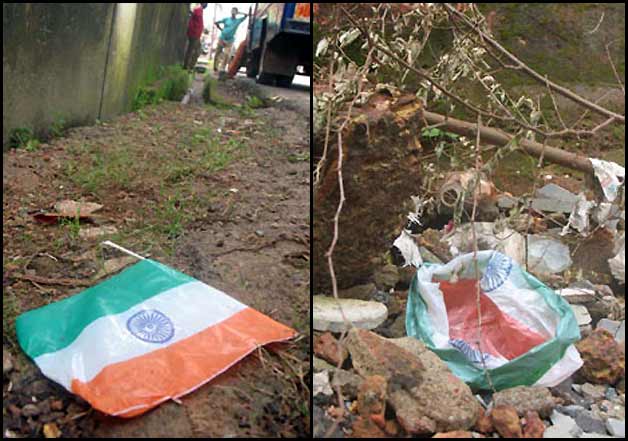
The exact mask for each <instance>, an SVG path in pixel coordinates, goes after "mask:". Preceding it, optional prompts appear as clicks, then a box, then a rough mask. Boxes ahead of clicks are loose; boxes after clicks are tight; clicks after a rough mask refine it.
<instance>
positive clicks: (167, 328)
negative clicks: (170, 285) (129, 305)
mask: <svg viewBox="0 0 628 441" xmlns="http://www.w3.org/2000/svg"><path fill="white" fill-rule="evenodd" d="M126 327H127V329H128V330H129V332H130V333H131V334H133V335H134V336H136V337H137V338H139V339H140V340H143V341H146V342H149V343H164V342H167V341H168V340H170V339H171V338H172V336H173V335H174V325H173V324H172V321H171V320H170V319H169V318H168V317H166V316H165V315H164V314H162V313H161V312H159V311H157V310H156V309H147V310H144V311H140V312H138V313H136V314H134V315H133V316H131V318H129V320H127V322H126Z"/></svg>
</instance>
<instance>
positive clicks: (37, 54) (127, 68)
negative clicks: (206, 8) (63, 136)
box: [2, 3, 189, 145]
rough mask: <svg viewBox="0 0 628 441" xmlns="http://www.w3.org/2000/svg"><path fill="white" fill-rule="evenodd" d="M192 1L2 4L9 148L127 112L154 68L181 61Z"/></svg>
mask: <svg viewBox="0 0 628 441" xmlns="http://www.w3.org/2000/svg"><path fill="white" fill-rule="evenodd" d="M188 5H189V4H188V3H39V4H34V3H12V4H7V3H3V5H2V21H3V23H2V49H3V67H2V92H3V101H2V113H3V117H2V120H3V127H2V143H3V145H6V142H7V140H8V137H9V134H10V132H11V130H12V129H14V128H16V127H29V128H31V129H34V130H35V132H36V133H38V134H44V133H45V132H46V130H47V129H48V128H49V127H50V126H51V124H52V123H53V122H54V121H55V120H58V119H59V118H63V119H64V120H65V121H66V122H67V123H68V124H71V125H81V124H88V123H91V122H93V121H94V120H96V119H97V118H99V119H107V118H111V117H112V116H115V115H117V114H120V113H123V112H125V111H128V110H129V108H130V106H131V103H132V100H133V96H134V95H135V93H136V91H137V88H138V87H139V86H140V85H141V84H142V82H143V81H144V80H145V79H146V78H147V75H148V72H149V71H151V70H152V71H155V70H156V69H157V68H158V67H159V66H160V65H168V64H175V63H178V62H180V61H182V59H183V51H184V50H185V43H186V37H185V32H186V28H187V11H188Z"/></svg>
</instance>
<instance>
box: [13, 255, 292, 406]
mask: <svg viewBox="0 0 628 441" xmlns="http://www.w3.org/2000/svg"><path fill="white" fill-rule="evenodd" d="M16 328H17V336H18V341H19V343H20V346H21V347H22V349H23V350H24V352H26V354H27V355H28V356H29V357H30V358H32V359H33V360H34V361H35V363H36V364H37V366H38V367H39V368H40V369H41V371H42V373H43V374H44V375H45V376H46V377H48V378H50V379H52V380H54V381H56V382H57V383H59V384H61V385H63V386H64V387H65V388H66V389H67V390H69V391H71V392H73V393H75V394H77V395H79V396H81V397H82V398H84V399H85V400H87V401H88V402H89V403H90V404H91V405H92V406H93V407H94V408H96V409H98V410H100V411H102V412H104V413H107V414H110V415H116V416H121V417H133V416H136V415H140V414H142V413H144V412H146V411H147V410H149V409H151V408H153V407H155V406H157V405H159V404H160V403H162V402H164V401H166V400H169V399H174V400H176V399H177V398H178V397H181V396H183V395H185V394H187V393H189V392H192V391H193V390H195V389H196V388H198V387H200V386H202V385H203V384H205V383H207V382H208V381H210V380H211V379H212V378H214V377H216V376H217V375H219V374H221V373H222V372H224V371H226V370H227V369H228V368H229V367H231V366H233V365H234V364H235V363H237V362H238V361H239V360H241V359H242V358H244V357H245V356H246V355H248V354H249V353H251V352H252V351H254V350H255V349H257V348H258V347H260V346H262V345H265V344H267V343H271V342H278V341H284V340H288V339H290V338H292V337H294V336H295V335H296V332H295V331H294V330H293V329H290V328H288V327H287V326H284V325H282V324H280V323H277V322H276V321H274V320H272V319H271V318H269V317H267V316H265V315H263V314H261V313H260V312H258V311H256V310H254V309H252V308H250V307H248V306H246V305H244V304H242V303H240V302H239V301H237V300H235V299H234V298H232V297H230V296H228V295H226V294H225V293H223V292H221V291H219V290H217V289H215V288H212V287H211V286H208V285H206V284H204V283H202V282H200V281H198V280H196V279H194V278H192V277H189V276H187V275H185V274H182V273H180V272H178V271H175V270H174V269H172V268H169V267H167V266H165V265H162V264H160V263H159V262H156V261H153V260H149V259H145V260H142V261H140V262H138V263H137V264H135V265H133V266H131V267H129V268H127V269H126V270H124V271H123V272H121V273H120V274H118V275H116V276H114V277H112V278H110V279H108V280H106V281H105V282H103V283H100V284H98V285H95V286H93V287H91V288H89V289H87V290H85V291H83V292H81V293H79V294H77V295H74V296H72V297H69V298H67V299H64V300H61V301H59V302H55V303H51V304H49V305H46V306H44V307H41V308H38V309H35V310H32V311H28V312H26V313H24V314H22V315H20V316H19V317H18V318H17V321H16Z"/></svg>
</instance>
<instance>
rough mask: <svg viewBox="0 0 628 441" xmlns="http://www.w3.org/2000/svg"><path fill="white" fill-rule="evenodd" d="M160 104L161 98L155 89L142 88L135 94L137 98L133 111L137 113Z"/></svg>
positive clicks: (134, 101) (149, 87)
mask: <svg viewBox="0 0 628 441" xmlns="http://www.w3.org/2000/svg"><path fill="white" fill-rule="evenodd" d="M158 102H159V97H158V95H157V90H156V89H155V88H154V87H151V86H145V87H140V88H139V89H138V90H137V93H136V94H135V98H134V99H133V105H132V106H131V110H132V111H133V112H135V111H138V110H140V109H142V108H143V107H146V106H148V105H151V104H157V103H158Z"/></svg>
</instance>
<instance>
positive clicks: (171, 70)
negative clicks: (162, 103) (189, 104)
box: [159, 65, 190, 101]
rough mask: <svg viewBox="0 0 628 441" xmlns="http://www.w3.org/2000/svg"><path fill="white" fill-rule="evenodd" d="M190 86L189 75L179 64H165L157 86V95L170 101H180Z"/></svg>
mask: <svg viewBox="0 0 628 441" xmlns="http://www.w3.org/2000/svg"><path fill="white" fill-rule="evenodd" d="M189 87H190V75H189V73H188V71H186V70H184V69H183V68H182V67H181V66H179V65H173V66H167V67H166V68H165V69H164V76H163V79H162V81H161V87H160V88H159V96H160V97H161V98H163V99H166V100H170V101H181V99H182V98H183V97H184V96H185V94H186V92H187V91H188V88H189Z"/></svg>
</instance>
